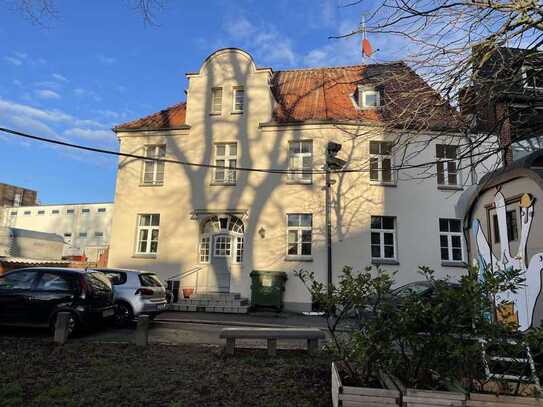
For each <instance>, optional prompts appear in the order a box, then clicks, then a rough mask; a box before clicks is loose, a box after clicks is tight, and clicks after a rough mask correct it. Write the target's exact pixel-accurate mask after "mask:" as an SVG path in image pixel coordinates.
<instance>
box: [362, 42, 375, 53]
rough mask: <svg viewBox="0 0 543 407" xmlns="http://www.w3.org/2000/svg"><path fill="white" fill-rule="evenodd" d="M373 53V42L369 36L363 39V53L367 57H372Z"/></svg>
mask: <svg viewBox="0 0 543 407" xmlns="http://www.w3.org/2000/svg"><path fill="white" fill-rule="evenodd" d="M371 54H373V48H372V47H371V44H370V42H369V40H368V39H367V38H364V39H363V40H362V55H363V56H366V57H371Z"/></svg>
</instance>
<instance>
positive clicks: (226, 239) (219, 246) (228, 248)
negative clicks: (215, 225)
mask: <svg viewBox="0 0 543 407" xmlns="http://www.w3.org/2000/svg"><path fill="white" fill-rule="evenodd" d="M231 254H232V237H231V236H229V235H219V236H215V247H214V251H213V256H215V257H230V255H231Z"/></svg>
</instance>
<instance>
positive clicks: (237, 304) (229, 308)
mask: <svg viewBox="0 0 543 407" xmlns="http://www.w3.org/2000/svg"><path fill="white" fill-rule="evenodd" d="M168 309H169V310H170V311H192V312H222V313H229V314H246V313H247V312H248V310H249V301H248V300H247V299H246V298H241V296H240V295H239V294H234V293H202V294H194V295H193V296H192V297H191V298H179V299H178V301H177V302H176V303H173V304H170V305H169V307H168Z"/></svg>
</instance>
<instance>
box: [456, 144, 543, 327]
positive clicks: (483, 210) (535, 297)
mask: <svg viewBox="0 0 543 407" xmlns="http://www.w3.org/2000/svg"><path fill="white" fill-rule="evenodd" d="M465 195H467V199H465V202H466V205H465V208H466V209H465V210H464V212H465V214H466V215H465V229H466V235H467V236H468V237H469V258H470V261H471V262H476V263H477V264H478V265H479V266H480V267H491V268H492V269H494V270H498V269H504V268H509V267H512V268H514V269H518V270H521V271H524V272H525V273H526V274H525V275H524V277H525V278H526V283H525V285H524V287H521V288H520V289H519V290H518V294H516V295H512V294H511V293H509V294H508V295H505V296H504V298H506V299H509V300H511V301H513V302H515V308H516V309H515V313H516V314H517V315H518V321H519V325H520V328H521V329H522V330H525V329H527V328H528V327H530V325H531V324H532V323H533V324H534V325H536V326H539V325H540V324H541V321H542V320H543V299H542V298H540V295H539V294H540V292H541V277H542V276H541V273H542V272H543V151H539V152H534V153H532V154H530V155H528V156H525V157H523V158H521V159H519V160H516V161H514V162H513V163H512V164H511V165H510V166H508V167H506V168H503V169H500V170H497V171H495V172H492V173H489V174H487V175H486V176H485V177H483V178H482V179H481V182H480V184H479V185H478V186H477V188H476V189H474V190H472V191H466V192H465ZM459 216H461V214H459Z"/></svg>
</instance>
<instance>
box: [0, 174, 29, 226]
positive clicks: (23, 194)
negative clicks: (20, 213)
mask: <svg viewBox="0 0 543 407" xmlns="http://www.w3.org/2000/svg"><path fill="white" fill-rule="evenodd" d="M37 200H38V193H37V192H36V191H33V190H31V189H27V188H22V187H17V186H15V185H9V184H3V183H0V225H2V224H3V216H4V211H2V209H1V208H3V207H6V206H10V207H19V206H30V205H36V204H37V203H38V202H37Z"/></svg>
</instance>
